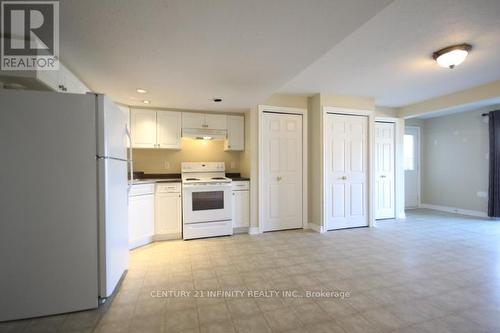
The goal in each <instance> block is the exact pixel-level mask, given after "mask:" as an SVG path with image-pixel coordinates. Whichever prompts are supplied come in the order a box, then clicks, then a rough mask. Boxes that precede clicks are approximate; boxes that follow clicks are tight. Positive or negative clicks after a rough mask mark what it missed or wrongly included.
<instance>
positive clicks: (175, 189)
mask: <svg viewBox="0 0 500 333" xmlns="http://www.w3.org/2000/svg"><path fill="white" fill-rule="evenodd" d="M156 193H181V183H167V184H166V183H163V184H162V183H157V184H156Z"/></svg>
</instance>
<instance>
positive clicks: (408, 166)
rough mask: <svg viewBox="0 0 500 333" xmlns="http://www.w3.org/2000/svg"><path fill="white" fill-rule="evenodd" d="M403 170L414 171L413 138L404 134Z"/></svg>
mask: <svg viewBox="0 0 500 333" xmlns="http://www.w3.org/2000/svg"><path fill="white" fill-rule="evenodd" d="M404 150H405V170H415V136H414V135H410V134H405V137H404Z"/></svg>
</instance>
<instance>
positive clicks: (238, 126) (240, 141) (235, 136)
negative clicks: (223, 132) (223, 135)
mask: <svg viewBox="0 0 500 333" xmlns="http://www.w3.org/2000/svg"><path fill="white" fill-rule="evenodd" d="M224 150H245V117H243V116H227V140H226V143H225V145H224Z"/></svg>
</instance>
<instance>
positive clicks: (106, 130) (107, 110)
mask: <svg viewBox="0 0 500 333" xmlns="http://www.w3.org/2000/svg"><path fill="white" fill-rule="evenodd" d="M96 103H97V155H98V156H103V157H112V158H116V159H122V160H126V159H127V142H128V137H127V117H126V115H125V114H124V113H123V111H122V110H120V108H119V107H118V105H116V104H115V103H113V102H112V101H111V100H110V99H109V98H108V97H106V96H104V95H100V94H98V95H96Z"/></svg>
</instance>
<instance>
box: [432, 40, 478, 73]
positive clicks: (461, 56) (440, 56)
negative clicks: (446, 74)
mask: <svg viewBox="0 0 500 333" xmlns="http://www.w3.org/2000/svg"><path fill="white" fill-rule="evenodd" d="M471 49H472V45H470V44H459V45H453V46H448V47H445V48H444V49H441V50H439V51H436V52H434V53H433V54H432V58H433V59H434V60H436V62H437V63H438V65H439V66H441V67H444V68H449V69H453V68H455V67H456V66H458V65H460V64H461V63H462V62H464V60H465V58H467V55H468V54H469V51H470V50H471Z"/></svg>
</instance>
